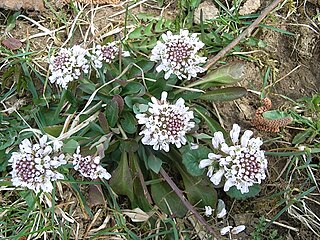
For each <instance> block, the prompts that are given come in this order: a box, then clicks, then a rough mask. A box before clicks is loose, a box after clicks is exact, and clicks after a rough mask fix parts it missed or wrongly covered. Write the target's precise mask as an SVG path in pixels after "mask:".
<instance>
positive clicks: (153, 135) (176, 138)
mask: <svg viewBox="0 0 320 240" xmlns="http://www.w3.org/2000/svg"><path fill="white" fill-rule="evenodd" d="M167 96H168V93H167V92H162V94H161V100H160V101H159V100H157V99H156V98H154V97H152V98H151V101H152V103H149V108H148V112H147V113H143V114H136V118H137V119H138V123H139V124H143V127H142V131H141V132H140V134H139V135H144V136H143V138H142V139H141V142H142V143H143V144H144V145H151V146H153V149H154V150H161V149H163V150H164V151H166V152H168V151H169V144H170V143H171V144H175V145H176V147H177V148H180V147H181V146H182V145H184V144H186V143H187V139H186V137H185V135H186V133H187V132H188V131H190V130H191V129H192V128H193V127H194V126H195V123H194V122H191V120H192V119H193V118H194V117H193V112H192V111H188V110H189V108H188V107H186V106H185V105H184V100H183V99H182V98H179V99H178V100H177V101H176V103H175V104H169V103H168V102H167Z"/></svg>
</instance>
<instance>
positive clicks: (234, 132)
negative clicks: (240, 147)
mask: <svg viewBox="0 0 320 240" xmlns="http://www.w3.org/2000/svg"><path fill="white" fill-rule="evenodd" d="M239 134H240V126H239V125H238V124H233V127H232V130H231V131H230V138H231V140H232V142H233V144H236V143H237V142H238V141H239Z"/></svg>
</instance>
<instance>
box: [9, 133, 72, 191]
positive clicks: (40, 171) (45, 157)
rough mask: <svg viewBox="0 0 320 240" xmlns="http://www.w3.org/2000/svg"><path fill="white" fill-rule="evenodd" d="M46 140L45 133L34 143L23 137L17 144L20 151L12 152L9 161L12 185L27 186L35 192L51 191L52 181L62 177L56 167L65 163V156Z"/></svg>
mask: <svg viewBox="0 0 320 240" xmlns="http://www.w3.org/2000/svg"><path fill="white" fill-rule="evenodd" d="M47 140H48V137H47V136H46V135H44V136H42V137H41V138H40V140H39V143H35V144H32V143H31V141H30V140H29V139H25V140H23V141H22V142H21V143H20V145H19V150H20V151H18V152H13V153H12V155H11V158H10V160H9V162H10V163H11V166H12V171H11V172H10V174H11V175H12V184H13V185H14V186H21V187H27V188H29V189H31V190H33V191H35V192H36V193H38V192H39V191H40V190H42V191H44V192H51V191H52V189H53V185H52V181H55V180H58V179H63V175H62V174H60V173H59V172H58V171H57V170H56V169H57V168H58V167H59V166H61V165H63V164H66V163H67V161H66V160H65V156H64V154H62V153H61V152H59V149H57V148H55V147H52V146H51V145H49V143H48V142H47Z"/></svg>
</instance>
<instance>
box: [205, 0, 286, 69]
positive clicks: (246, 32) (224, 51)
mask: <svg viewBox="0 0 320 240" xmlns="http://www.w3.org/2000/svg"><path fill="white" fill-rule="evenodd" d="M282 1H283V0H274V1H273V2H272V3H271V4H270V5H269V6H268V7H266V8H265V9H264V10H263V11H262V12H261V14H260V16H259V17H258V18H257V19H256V20H255V21H254V22H253V23H252V24H251V25H250V26H249V27H248V28H247V29H246V30H244V31H243V32H242V33H241V34H240V35H239V36H238V37H237V38H236V39H234V40H233V41H232V42H231V43H230V44H229V45H228V46H226V47H225V48H223V49H222V50H221V51H220V52H219V53H218V54H217V55H215V56H214V58H212V59H210V60H209V61H208V62H207V64H206V66H205V67H204V68H205V70H206V71H207V70H208V69H209V68H210V67H211V66H212V65H213V64H215V63H216V62H217V61H218V60H219V59H220V58H222V57H223V56H224V55H226V54H227V53H228V52H229V51H230V50H231V49H232V48H234V47H235V46H236V45H237V44H238V43H239V42H240V41H241V40H242V39H244V38H245V37H246V36H250V34H251V32H252V31H253V30H254V29H255V28H256V27H257V26H258V25H259V23H260V22H261V21H262V20H263V19H264V18H265V17H266V16H267V15H268V14H269V13H270V12H271V11H272V10H273V9H274V8H275V7H276V6H277V5H278V4H279V3H281V2H282Z"/></svg>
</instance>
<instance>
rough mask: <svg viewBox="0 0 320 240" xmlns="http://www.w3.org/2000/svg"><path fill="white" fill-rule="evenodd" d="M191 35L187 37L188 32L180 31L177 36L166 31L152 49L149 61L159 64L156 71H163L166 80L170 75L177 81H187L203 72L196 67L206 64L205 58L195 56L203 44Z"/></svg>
mask: <svg viewBox="0 0 320 240" xmlns="http://www.w3.org/2000/svg"><path fill="white" fill-rule="evenodd" d="M197 35H198V34H196V33H193V34H191V36H189V31H188V30H182V29H181V30H180V34H179V35H173V34H172V32H170V31H168V32H167V33H164V34H163V35H162V40H163V42H161V41H158V42H157V45H156V46H155V47H154V48H153V49H152V52H151V57H150V60H151V61H155V62H159V65H158V67H157V68H156V70H157V71H158V72H161V71H164V72H165V75H164V78H165V79H168V78H169V77H170V75H171V74H174V75H176V76H177V77H178V78H179V79H185V78H187V79H188V80H189V79H191V78H192V77H196V76H197V73H201V72H204V71H205V70H204V69H203V68H202V67H199V66H198V65H200V64H203V63H205V62H206V59H207V58H206V57H200V56H199V55H197V53H198V51H199V50H200V49H201V48H202V47H203V46H204V43H203V42H201V41H200V40H199V38H198V37H197Z"/></svg>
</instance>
